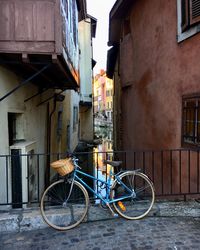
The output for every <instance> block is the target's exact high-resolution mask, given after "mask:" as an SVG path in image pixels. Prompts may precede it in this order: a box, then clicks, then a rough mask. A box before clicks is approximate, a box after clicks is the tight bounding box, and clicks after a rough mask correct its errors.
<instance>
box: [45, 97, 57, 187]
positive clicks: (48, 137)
mask: <svg viewBox="0 0 200 250" xmlns="http://www.w3.org/2000/svg"><path fill="white" fill-rule="evenodd" d="M48 105H49V103H48ZM55 111H56V96H54V104H53V110H52V111H51V113H50V115H49V117H48V121H47V164H46V171H45V187H47V186H49V184H50V162H51V161H50V159H51V119H52V116H53V114H54V112H55Z"/></svg>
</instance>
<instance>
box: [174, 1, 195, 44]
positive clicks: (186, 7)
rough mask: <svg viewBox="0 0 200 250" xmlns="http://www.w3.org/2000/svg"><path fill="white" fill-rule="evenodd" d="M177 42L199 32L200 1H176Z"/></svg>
mask: <svg viewBox="0 0 200 250" xmlns="http://www.w3.org/2000/svg"><path fill="white" fill-rule="evenodd" d="M177 17H178V19H177V24H178V25H177V26H178V27H177V28H178V34H177V40H178V42H181V41H183V40H185V39H187V38H189V37H191V36H193V35H195V34H196V33H198V32H199V31H200V0H177Z"/></svg>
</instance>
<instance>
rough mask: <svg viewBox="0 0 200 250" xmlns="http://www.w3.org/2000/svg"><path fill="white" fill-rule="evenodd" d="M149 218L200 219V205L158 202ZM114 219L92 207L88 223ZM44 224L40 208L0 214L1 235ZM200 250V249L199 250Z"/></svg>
mask: <svg viewBox="0 0 200 250" xmlns="http://www.w3.org/2000/svg"><path fill="white" fill-rule="evenodd" d="M149 216H156V217H160V216H161V217H171V216H177V217H179V216H182V217H193V218H194V217H196V218H200V203H198V202H196V201H195V200H193V201H187V202H164V201H162V202H158V201H156V202H155V204H154V206H153V209H152V211H151V212H150V214H149ZM106 219H113V217H112V215H111V214H110V212H109V211H107V210H106V211H105V210H103V209H102V208H100V207H99V206H94V205H93V206H92V205H91V206H90V207H89V212H88V215H87V217H86V221H87V222H92V221H99V220H106ZM47 227H48V225H47V224H46V223H44V221H43V219H42V217H41V214H40V210H39V208H32V209H24V210H21V209H15V210H11V211H7V212H2V211H1V212H0V234H2V233H4V232H22V231H29V230H36V229H43V228H47ZM199 249H200V248H199Z"/></svg>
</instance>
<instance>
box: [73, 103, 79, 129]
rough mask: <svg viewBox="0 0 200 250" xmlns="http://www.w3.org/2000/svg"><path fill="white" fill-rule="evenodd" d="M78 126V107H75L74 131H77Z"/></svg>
mask: <svg viewBox="0 0 200 250" xmlns="http://www.w3.org/2000/svg"><path fill="white" fill-rule="evenodd" d="M77 124H78V107H77V106H74V108H73V130H75V129H76V125H77Z"/></svg>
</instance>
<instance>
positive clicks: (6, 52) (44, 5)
mask: <svg viewBox="0 0 200 250" xmlns="http://www.w3.org/2000/svg"><path fill="white" fill-rule="evenodd" d="M76 1H77V6H78V10H79V13H78V15H79V20H83V19H84V18H85V17H86V15H87V13H86V0H76ZM62 39H63V17H62V15H61V6H60V0H29V1H23V0H6V1H4V0H0V65H2V66H4V67H6V68H8V69H10V70H11V71H13V72H14V73H16V74H17V75H18V76H20V77H21V79H22V82H23V81H26V80H27V79H31V82H32V83H34V84H36V85H37V86H38V87H39V89H46V88H53V89H62V90H63V89H75V90H76V89H77V88H78V87H79V72H78V70H77V69H75V68H74V67H73V63H72V62H71V59H70V56H69V55H68V53H67V51H66V49H65V48H64V46H63V40H62Z"/></svg>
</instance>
